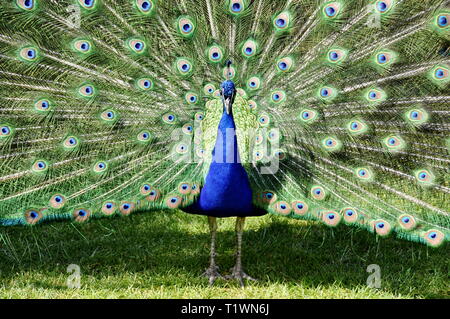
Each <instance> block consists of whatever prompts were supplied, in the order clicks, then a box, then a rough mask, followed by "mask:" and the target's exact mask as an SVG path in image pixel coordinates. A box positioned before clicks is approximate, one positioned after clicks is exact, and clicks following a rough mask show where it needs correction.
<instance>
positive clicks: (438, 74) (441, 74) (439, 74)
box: [435, 68, 445, 79]
mask: <svg viewBox="0 0 450 319" xmlns="http://www.w3.org/2000/svg"><path fill="white" fill-rule="evenodd" d="M435 74H436V77H437V78H438V79H442V78H443V77H444V75H445V72H444V70H443V69H441V68H438V69H436V71H435Z"/></svg>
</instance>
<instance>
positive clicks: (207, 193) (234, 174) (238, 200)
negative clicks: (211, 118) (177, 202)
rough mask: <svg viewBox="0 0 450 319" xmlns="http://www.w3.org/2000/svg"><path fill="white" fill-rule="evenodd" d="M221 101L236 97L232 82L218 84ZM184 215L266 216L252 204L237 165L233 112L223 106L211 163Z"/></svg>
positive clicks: (241, 167) (239, 164) (240, 167)
mask: <svg viewBox="0 0 450 319" xmlns="http://www.w3.org/2000/svg"><path fill="white" fill-rule="evenodd" d="M221 88H222V92H223V94H222V95H223V97H224V100H227V99H230V100H231V103H232V101H233V98H234V96H235V94H236V89H235V85H234V83H233V81H230V80H227V81H224V82H223V83H222V84H221ZM184 210H185V211H186V212H188V213H194V214H200V215H208V216H214V217H233V216H242V217H244V216H261V215H264V214H265V213H266V211H265V210H262V209H259V208H257V207H255V206H254V205H253V204H252V190H251V188H250V183H249V180H248V175H247V172H246V171H245V169H244V167H243V166H242V164H241V163H240V158H239V149H238V144H237V137H236V125H235V123H234V119H233V113H232V112H229V113H227V111H226V108H225V106H224V109H223V114H222V118H221V120H220V123H219V128H218V132H217V139H216V144H215V146H214V149H213V152H212V162H211V165H210V167H209V171H208V175H207V176H206V180H205V185H204V187H203V188H202V190H201V192H200V196H199V199H198V201H197V202H195V203H194V204H192V205H190V206H189V207H186V208H184Z"/></svg>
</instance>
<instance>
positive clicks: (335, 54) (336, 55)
mask: <svg viewBox="0 0 450 319" xmlns="http://www.w3.org/2000/svg"><path fill="white" fill-rule="evenodd" d="M338 58H339V55H338V54H337V52H336V51H331V52H330V60H332V61H336V60H337V59H338Z"/></svg>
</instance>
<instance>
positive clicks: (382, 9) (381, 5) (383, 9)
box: [377, 1, 388, 12]
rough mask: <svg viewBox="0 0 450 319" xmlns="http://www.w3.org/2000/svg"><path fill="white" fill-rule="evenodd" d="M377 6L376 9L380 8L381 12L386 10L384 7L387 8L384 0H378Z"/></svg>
mask: <svg viewBox="0 0 450 319" xmlns="http://www.w3.org/2000/svg"><path fill="white" fill-rule="evenodd" d="M377 8H378V10H380V11H381V12H384V11H386V9H387V8H388V6H387V4H386V3H385V2H384V1H378V3H377Z"/></svg>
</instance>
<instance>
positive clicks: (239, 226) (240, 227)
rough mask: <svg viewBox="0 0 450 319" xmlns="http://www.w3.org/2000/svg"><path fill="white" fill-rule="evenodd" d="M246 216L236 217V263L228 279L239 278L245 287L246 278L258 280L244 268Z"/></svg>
mask: <svg viewBox="0 0 450 319" xmlns="http://www.w3.org/2000/svg"><path fill="white" fill-rule="evenodd" d="M244 223H245V217H237V218H236V238H237V240H236V265H235V266H234V267H233V268H231V275H228V276H226V279H237V280H238V281H239V284H240V285H241V287H244V279H248V280H253V281H256V279H255V278H252V277H250V276H249V275H247V274H246V273H245V272H244V271H243V270H242V233H243V232H244Z"/></svg>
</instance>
